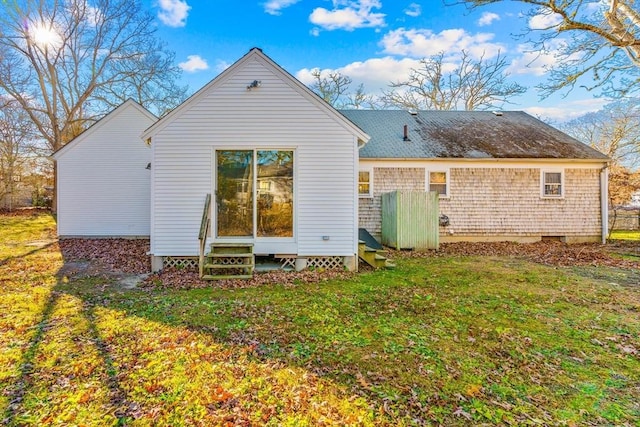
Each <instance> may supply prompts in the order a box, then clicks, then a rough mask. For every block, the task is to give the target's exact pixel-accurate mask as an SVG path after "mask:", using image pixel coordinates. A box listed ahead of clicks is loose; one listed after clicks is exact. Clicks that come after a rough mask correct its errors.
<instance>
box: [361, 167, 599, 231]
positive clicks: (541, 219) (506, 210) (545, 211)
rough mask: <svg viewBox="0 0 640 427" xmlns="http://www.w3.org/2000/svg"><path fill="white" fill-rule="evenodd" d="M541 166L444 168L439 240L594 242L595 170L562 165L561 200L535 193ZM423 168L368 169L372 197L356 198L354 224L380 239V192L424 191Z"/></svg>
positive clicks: (596, 223) (596, 220)
mask: <svg viewBox="0 0 640 427" xmlns="http://www.w3.org/2000/svg"><path fill="white" fill-rule="evenodd" d="M553 167H554V168H556V169H557V168H558V166H557V165H553ZM436 169H442V168H436ZM541 169H543V170H544V169H546V167H545V165H541V166H540V167H536V168H530V167H507V168H496V167H471V165H470V166H469V167H466V168H459V167H452V168H450V169H449V185H450V188H449V197H442V198H440V213H441V214H444V215H446V216H448V217H449V222H450V223H449V225H448V226H447V227H440V236H441V241H443V242H447V241H461V240H462V241H464V240H470V241H483V240H486V241H492V240H516V241H536V240H540V239H541V238H543V237H554V238H561V239H562V240H566V241H569V242H579V241H590V240H593V241H597V240H599V239H600V237H601V215H600V207H601V206H600V169H596V168H586V167H585V168H569V167H565V168H564V196H563V197H562V198H543V197H541V184H540V173H541ZM427 170H434V169H433V167H431V166H429V165H427V166H425V168H420V167H407V168H403V167H393V168H391V167H374V168H373V185H374V187H373V197H371V198H361V199H360V207H359V212H360V222H359V225H360V227H363V228H366V229H367V230H369V232H371V233H372V234H373V235H374V236H376V237H380V233H381V224H382V218H381V195H382V194H383V193H386V192H390V191H393V190H425V185H426V184H425V181H426V171H427Z"/></svg>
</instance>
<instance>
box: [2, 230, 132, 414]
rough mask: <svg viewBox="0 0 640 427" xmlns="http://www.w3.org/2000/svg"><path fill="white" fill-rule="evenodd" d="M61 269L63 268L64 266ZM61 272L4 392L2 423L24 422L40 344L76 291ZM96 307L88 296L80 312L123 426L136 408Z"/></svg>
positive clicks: (6, 261)
mask: <svg viewBox="0 0 640 427" xmlns="http://www.w3.org/2000/svg"><path fill="white" fill-rule="evenodd" d="M55 243H56V242H52V243H48V244H46V245H43V246H41V247H39V248H37V249H34V250H32V251H29V252H27V253H25V254H22V255H16V256H13V257H9V258H7V259H4V260H2V262H0V267H3V266H6V265H8V264H10V263H11V262H13V261H18V260H22V261H25V260H26V259H27V258H28V257H30V256H33V255H37V254H38V253H41V252H43V251H45V250H51V248H52V247H55V246H54V244H55ZM60 271H62V269H61V270H60ZM60 271H59V272H58V274H56V279H57V280H56V284H55V286H54V287H53V288H52V289H51V290H50V292H49V296H48V298H47V300H46V302H45V303H44V307H43V309H42V313H41V316H40V319H39V321H38V322H37V323H36V324H35V326H34V329H35V333H34V335H33V337H32V338H31V340H30V343H29V346H28V348H27V350H26V351H25V352H24V353H23V356H22V358H21V360H20V362H19V365H18V366H19V369H18V371H19V372H18V375H17V378H16V379H15V381H14V382H13V384H12V385H10V386H8V387H7V388H6V389H5V391H4V394H5V396H6V398H7V401H8V405H7V408H6V410H5V411H4V414H3V416H2V425H7V426H14V425H24V423H23V422H22V421H21V420H20V419H19V418H20V415H21V412H23V409H24V408H23V402H24V400H25V396H27V395H28V394H29V393H30V391H31V390H32V389H33V384H34V381H37V374H38V372H37V370H36V368H35V364H36V362H37V361H36V357H37V355H38V352H39V351H41V346H42V344H43V340H44V339H45V336H46V334H47V332H49V331H50V330H52V329H53V328H55V327H56V323H55V321H54V318H53V313H54V311H55V309H56V306H57V305H58V303H59V301H60V299H61V297H62V295H64V294H71V295H72V294H73V293H70V292H69V288H68V286H67V285H66V284H65V283H64V282H65V281H66V277H64V275H62V274H59V273H60ZM74 296H79V295H74ZM95 308H96V306H95V304H94V303H93V300H92V299H90V298H89V299H83V300H82V308H81V311H82V314H83V317H84V318H85V319H86V320H87V322H88V331H89V336H90V338H89V340H90V342H91V343H92V344H93V345H94V346H95V348H96V350H97V353H98V354H99V357H100V358H101V360H102V365H103V366H104V372H105V373H106V375H107V384H106V387H107V388H108V390H109V403H110V405H111V407H112V411H111V412H112V413H113V414H114V416H115V417H116V418H117V423H118V425H124V424H126V420H127V419H130V418H131V416H132V412H133V411H134V410H135V408H136V406H135V405H134V404H131V403H130V402H129V401H128V400H127V395H126V392H125V391H124V390H123V389H122V387H121V386H120V382H119V380H118V372H117V369H116V368H115V366H114V363H113V359H112V357H111V354H110V352H109V347H108V345H107V344H106V343H105V342H104V340H103V339H102V338H101V336H100V332H99V329H98V326H97V321H96V315H95ZM52 409H53V408H52Z"/></svg>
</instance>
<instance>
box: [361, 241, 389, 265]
mask: <svg viewBox="0 0 640 427" xmlns="http://www.w3.org/2000/svg"><path fill="white" fill-rule="evenodd" d="M385 255H386V252H385V251H382V250H378V249H373V248H370V247H369V246H367V245H366V243H365V242H364V241H363V240H359V241H358V257H359V258H360V259H361V260H363V261H364V262H366V263H367V264H369V265H370V266H372V267H373V268H395V266H396V265H395V264H394V263H392V262H391V261H389V259H387V257H386V256H385Z"/></svg>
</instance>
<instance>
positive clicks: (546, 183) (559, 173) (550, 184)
mask: <svg viewBox="0 0 640 427" xmlns="http://www.w3.org/2000/svg"><path fill="white" fill-rule="evenodd" d="M540 183H541V184H540V187H541V196H542V197H544V198H561V197H563V196H564V171H563V170H542V171H540Z"/></svg>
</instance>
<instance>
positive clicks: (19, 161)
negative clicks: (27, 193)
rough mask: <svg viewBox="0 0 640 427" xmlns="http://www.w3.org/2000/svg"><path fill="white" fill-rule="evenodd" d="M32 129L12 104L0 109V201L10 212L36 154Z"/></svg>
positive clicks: (19, 110) (17, 107)
mask: <svg viewBox="0 0 640 427" xmlns="http://www.w3.org/2000/svg"><path fill="white" fill-rule="evenodd" d="M35 133H36V132H35V128H34V126H33V124H32V123H31V122H30V121H29V118H28V117H27V115H26V113H25V112H24V110H22V108H20V107H19V106H18V105H17V103H16V102H15V101H5V102H3V104H2V105H1V106H0V202H2V204H3V206H4V208H8V209H9V210H11V209H12V207H13V206H14V197H15V194H16V193H17V189H18V185H19V183H20V182H21V181H22V179H23V178H24V177H25V176H27V175H28V172H27V169H28V165H29V161H30V159H33V157H34V156H35V155H37V154H38V153H37V149H38V146H37V144H36V143H35V141H34V137H35Z"/></svg>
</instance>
